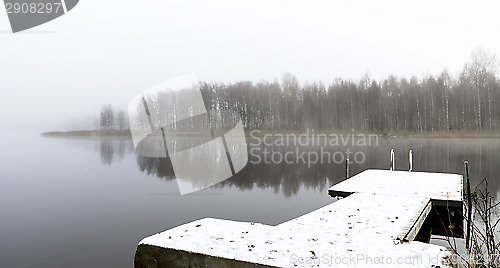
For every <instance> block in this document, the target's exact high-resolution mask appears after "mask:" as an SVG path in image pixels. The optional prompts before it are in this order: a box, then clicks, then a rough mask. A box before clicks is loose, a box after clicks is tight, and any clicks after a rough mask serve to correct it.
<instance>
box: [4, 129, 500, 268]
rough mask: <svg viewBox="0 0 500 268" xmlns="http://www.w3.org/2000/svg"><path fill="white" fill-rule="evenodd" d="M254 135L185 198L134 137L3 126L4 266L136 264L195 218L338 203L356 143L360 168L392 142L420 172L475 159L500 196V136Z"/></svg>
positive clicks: (267, 216) (270, 220)
mask: <svg viewBox="0 0 500 268" xmlns="http://www.w3.org/2000/svg"><path fill="white" fill-rule="evenodd" d="M247 141H248V142H249V143H250V146H249V149H250V150H252V149H253V151H251V152H252V153H251V154H250V156H249V160H250V161H251V162H252V163H249V164H248V165H247V166H246V167H245V168H244V169H243V170H242V171H241V172H240V173H238V174H237V175H236V176H234V177H233V178H230V179H228V180H226V181H224V182H222V183H220V184H217V185H215V186H213V187H211V188H208V189H205V190H201V191H198V192H195V193H192V194H188V195H182V196H181V195H180V194H179V192H178V188H177V185H176V182H175V179H174V178H175V177H174V174H173V172H172V169H171V166H169V162H168V160H166V159H151V158H145V157H139V156H137V155H136V154H135V152H134V148H133V145H132V142H131V141H130V140H128V139H95V138H85V139H84V138H80V139H78V138H44V137H40V136H39V135H19V134H15V135H14V134H12V135H11V134H3V136H2V137H1V139H0V144H1V145H2V147H1V148H2V158H1V168H0V267H132V266H133V257H134V252H135V249H136V246H137V243H138V241H139V240H141V239H142V238H143V237H145V236H148V235H151V234H153V233H156V232H160V231H163V230H165V229H168V228H171V227H174V226H177V225H180V224H183V223H187V222H189V221H192V220H196V219H200V218H204V217H215V218H224V219H232V220H240V221H255V222H262V223H266V224H273V225H274V224H278V223H280V222H283V221H286V220H288V219H291V218H294V217H297V216H299V215H302V214H304V213H307V212H309V211H312V210H314V209H316V208H319V207H321V206H323V205H325V204H328V203H330V202H332V200H331V199H330V197H329V196H328V194H327V190H328V188H329V187H330V186H331V185H332V184H334V183H336V182H338V181H340V180H342V178H343V176H344V172H345V169H344V164H343V163H340V164H337V163H335V161H337V162H341V161H340V160H343V159H341V157H344V158H345V157H346V155H347V154H346V151H347V150H350V151H351V152H354V153H358V155H357V156H358V159H357V160H361V159H360V156H361V155H364V161H355V160H352V161H353V162H354V163H352V164H351V174H356V173H358V172H361V171H363V170H365V169H368V168H383V169H387V168H388V166H389V150H390V148H394V149H395V151H396V157H397V159H396V160H397V161H396V168H397V169H407V166H408V159H407V152H408V150H409V149H413V152H414V153H413V155H414V167H413V168H414V170H415V171H435V172H451V173H459V174H461V173H462V172H463V160H464V159H467V160H469V162H470V165H471V166H470V171H471V179H472V181H473V182H472V184H475V183H476V182H478V181H479V180H480V179H481V178H482V177H488V178H489V184H490V186H491V187H492V189H493V191H494V192H495V193H496V195H498V192H499V189H500V183H499V179H498V177H497V174H499V171H500V165H499V164H500V163H499V161H498V160H499V159H500V139H446V138H440V139H431V138H427V139H401V138H389V139H382V138H379V139H378V141H377V142H376V143H375V142H374V141H372V144H371V145H368V144H367V145H364V144H361V145H359V144H357V145H356V143H355V144H354V146H353V145H352V144H351V143H350V144H348V145H347V146H344V145H335V146H331V145H325V144H311V143H310V144H307V145H305V146H301V145H300V144H299V145H298V146H296V144H288V145H281V144H276V143H274V141H275V140H272V139H269V140H267V141H268V145H264V144H262V143H261V144H260V145H257V143H258V141H259V140H258V138H254V139H252V138H248V139H247ZM260 141H261V142H262V140H260ZM349 142H351V141H349ZM269 143H271V144H269ZM321 147H323V148H321ZM321 149H324V151H321ZM264 150H267V152H269V153H270V154H272V153H275V154H276V153H278V154H281V155H284V154H286V153H287V152H290V153H289V154H288V156H289V158H288V160H291V161H289V163H286V162H285V161H281V162H279V161H274V162H275V163H272V162H273V161H272V159H270V160H271V161H270V162H271V163H264V161H263V160H264V156H265V152H264ZM325 151H328V152H330V155H333V154H335V153H337V152H339V153H337V154H336V157H337V158H336V159H335V161H332V159H331V158H330V161H329V163H328V161H326V159H325V158H323V160H324V161H323V163H320V161H319V163H315V164H314V163H311V161H309V162H306V163H304V162H302V161H301V159H299V160H298V161H296V160H297V159H296V156H297V154H299V155H300V154H302V153H303V154H304V155H307V154H308V153H311V154H312V156H314V153H317V154H318V155H320V154H321V153H323V154H324V155H326V153H325ZM259 158H260V159H261V162H260V163H256V162H258V160H259ZM351 159H352V158H351ZM268 160H269V159H268ZM274 160H279V157H278V156H277V155H275V158H274ZM278 162H279V163H278ZM193 168H196V164H195V163H193Z"/></svg>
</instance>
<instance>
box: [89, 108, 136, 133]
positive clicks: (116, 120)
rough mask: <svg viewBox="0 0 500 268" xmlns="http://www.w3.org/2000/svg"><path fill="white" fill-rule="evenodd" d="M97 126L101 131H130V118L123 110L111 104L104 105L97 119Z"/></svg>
mask: <svg viewBox="0 0 500 268" xmlns="http://www.w3.org/2000/svg"><path fill="white" fill-rule="evenodd" d="M97 125H98V127H99V128H100V129H104V130H110V129H118V130H125V129H129V123H128V117H127V115H126V113H125V111H124V110H123V109H122V108H121V107H118V108H113V106H111V104H106V105H103V106H102V108H101V112H100V113H99V116H98V118H97Z"/></svg>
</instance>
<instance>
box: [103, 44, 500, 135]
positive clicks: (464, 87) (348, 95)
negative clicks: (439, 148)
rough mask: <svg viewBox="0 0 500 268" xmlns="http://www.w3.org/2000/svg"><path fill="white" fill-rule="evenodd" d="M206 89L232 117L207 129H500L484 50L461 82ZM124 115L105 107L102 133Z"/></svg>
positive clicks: (437, 78)
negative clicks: (239, 125)
mask: <svg viewBox="0 0 500 268" xmlns="http://www.w3.org/2000/svg"><path fill="white" fill-rule="evenodd" d="M200 89H201V92H202V95H203V99H204V101H205V105H206V108H207V110H208V111H224V112H225V113H221V116H226V115H227V116H228V117H227V118H222V119H218V120H216V121H214V122H209V123H208V124H207V125H206V126H207V127H209V126H210V127H215V128H217V127H225V126H228V125H235V124H236V122H234V121H235V120H237V119H235V118H236V117H234V116H231V114H233V115H234V114H235V113H236V114H239V115H240V117H241V119H242V121H243V124H244V127H245V128H246V129H272V130H304V129H314V130H345V131H366V132H372V133H389V132H390V133H409V132H433V131H444V132H447V131H495V130H498V129H500V104H498V102H499V101H500V80H499V77H498V60H497V58H496V56H495V55H492V54H489V53H488V52H486V51H483V50H476V51H474V52H473V53H472V54H471V58H470V59H469V61H468V62H467V63H466V64H465V65H464V67H463V69H462V70H461V72H460V73H459V75H457V77H453V76H452V75H450V74H449V73H448V72H446V71H443V72H442V73H441V74H439V75H428V76H425V77H423V78H417V77H416V76H414V77H411V78H398V77H395V76H392V75H390V76H388V77H387V78H386V79H383V80H382V81H375V80H373V79H370V78H369V77H368V76H367V75H365V76H364V77H363V78H362V79H360V80H359V81H351V80H344V79H341V78H337V79H335V80H334V82H333V83H331V84H329V85H325V84H323V83H321V82H312V83H310V82H305V83H299V81H298V79H297V78H296V77H295V76H294V75H292V74H290V73H285V74H284V75H283V76H282V79H281V81H278V80H277V79H275V81H272V82H270V81H260V82H257V83H254V82H250V81H240V82H235V83H218V82H202V83H200ZM228 111H230V113H228ZM110 113H111V116H109V114H110ZM118 115H119V116H113V109H112V108H111V107H110V105H105V106H103V110H102V111H101V114H100V120H99V122H100V127H101V128H115V127H119V128H121V129H123V128H124V123H123V121H124V117H123V116H124V115H123V111H118ZM113 118H115V119H116V120H118V122H113V120H114V119H113ZM110 120H111V121H110Z"/></svg>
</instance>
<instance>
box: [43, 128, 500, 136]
mask: <svg viewBox="0 0 500 268" xmlns="http://www.w3.org/2000/svg"><path fill="white" fill-rule="evenodd" d="M252 131H254V132H253V133H252V136H253V137H263V136H265V135H273V136H276V135H278V134H282V135H287V134H295V135H304V134H307V133H308V134H309V135H311V134H314V135H318V134H325V135H327V136H328V135H330V134H335V135H355V136H356V135H358V134H359V135H372V134H375V135H378V136H379V137H381V138H500V131H434V132H416V133H415V132H400V133H377V132H366V131H358V132H356V131H354V132H352V131H345V130H314V131H313V132H312V131H309V132H307V131H306V130H273V129H257V131H255V130H245V136H246V137H251V135H250V132H252ZM185 134H186V135H193V133H185ZM41 135H42V136H46V137H122V138H123V137H131V133H130V130H128V129H126V130H74V131H49V132H43V133H41Z"/></svg>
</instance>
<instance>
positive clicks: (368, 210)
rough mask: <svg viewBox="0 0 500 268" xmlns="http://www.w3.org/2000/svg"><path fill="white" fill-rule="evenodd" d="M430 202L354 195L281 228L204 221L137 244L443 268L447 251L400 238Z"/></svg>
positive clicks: (317, 262) (289, 260)
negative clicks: (403, 231) (438, 267)
mask: <svg viewBox="0 0 500 268" xmlns="http://www.w3.org/2000/svg"><path fill="white" fill-rule="evenodd" d="M428 202H429V199H428V198H425V197H415V196H411V195H403V196H396V195H380V194H371V193H355V194H352V195H351V196H349V197H347V198H344V199H341V200H340V201H337V202H334V203H332V204H329V205H327V206H325V207H322V208H320V209H318V210H315V211H313V212H311V213H308V214H305V215H303V216H301V217H298V218H296V219H293V220H290V221H288V222H285V223H282V224H280V225H277V226H269V225H264V224H259V223H247V222H235V221H228V220H219V219H211V218H205V219H201V220H198V221H194V222H191V223H188V224H184V225H181V226H178V227H175V228H173V229H170V230H167V231H164V232H162V233H159V234H155V235H152V236H150V237H147V238H144V239H143V240H142V241H141V242H140V243H139V244H147V245H154V246H159V247H164V248H170V249H178V250H184V251H189V252H196V253H200V254H206V255H210V256H218V257H223V258H227V259H236V260H240V261H247V262H254V263H259V264H265V265H270V266H276V267H352V266H354V267H378V266H391V265H392V266H394V267H431V265H440V266H443V264H442V261H443V258H444V257H445V256H447V255H448V254H449V252H448V251H446V249H445V248H444V247H441V246H437V245H430V244H425V243H420V242H401V241H399V240H398V239H397V238H398V237H400V234H401V232H402V230H404V229H405V228H408V226H411V225H412V224H413V222H414V221H415V219H416V217H418V215H419V214H420V213H421V211H422V210H423V209H424V207H425V206H426V205H427V203H428Z"/></svg>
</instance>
